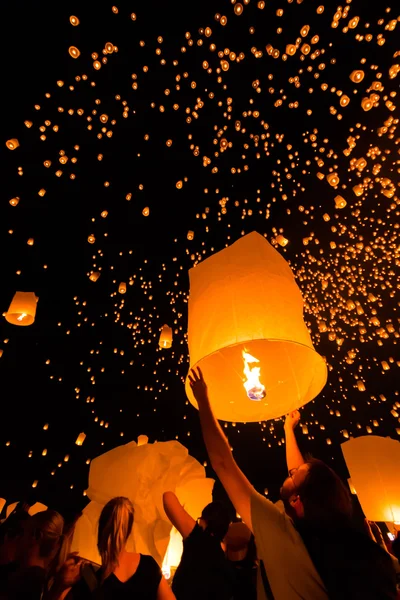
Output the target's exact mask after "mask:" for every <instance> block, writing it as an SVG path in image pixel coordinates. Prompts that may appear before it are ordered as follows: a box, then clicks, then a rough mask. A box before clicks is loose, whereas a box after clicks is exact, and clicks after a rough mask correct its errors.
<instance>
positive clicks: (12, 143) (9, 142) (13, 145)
mask: <svg viewBox="0 0 400 600" xmlns="http://www.w3.org/2000/svg"><path fill="white" fill-rule="evenodd" d="M6 146H7V148H8V149H9V150H15V148H18V146H19V141H18V140H17V138H13V139H12V140H7V141H6Z"/></svg>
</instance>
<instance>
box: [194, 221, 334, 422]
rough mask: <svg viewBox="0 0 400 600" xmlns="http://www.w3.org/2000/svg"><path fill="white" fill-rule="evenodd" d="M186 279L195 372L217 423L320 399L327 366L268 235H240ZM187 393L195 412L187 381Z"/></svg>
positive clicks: (269, 414) (275, 413)
mask: <svg viewBox="0 0 400 600" xmlns="http://www.w3.org/2000/svg"><path fill="white" fill-rule="evenodd" d="M189 276H190V296H189V324H188V343H189V353H190V367H191V368H193V367H199V368H200V369H201V370H202V373H203V376H204V379H205V381H206V383H207V388H208V394H209V398H210V402H211V405H212V407H213V411H214V414H215V416H216V417H217V419H221V420H224V421H231V422H251V421H264V420H268V419H275V418H277V417H280V416H282V415H284V414H287V413H288V412H290V411H291V410H294V409H296V408H299V407H300V406H302V405H304V404H306V403H307V402H310V401H311V400H313V399H314V398H315V397H316V396H317V395H318V394H319V392H320V391H321V390H322V388H323V387H324V385H325V383H326V379H327V367H326V363H325V360H324V359H323V358H322V357H321V356H320V355H319V354H318V353H317V352H316V351H315V350H314V347H313V344H312V341H311V338H310V334H309V332H308V329H307V327H306V325H305V323H304V321H303V299H302V296H301V293H300V290H299V288H298V287H297V284H296V282H295V279H294V275H293V273H292V271H291V269H290V267H289V265H288V264H287V262H286V261H285V259H284V258H283V257H282V256H281V255H280V254H279V252H278V251H277V250H276V249H275V248H273V246H272V245H271V244H270V243H269V242H268V241H267V240H266V239H265V238H264V237H263V236H261V235H260V234H258V233H257V232H253V233H250V234H248V235H246V236H243V237H242V238H240V239H239V240H238V241H236V242H235V243H234V244H232V245H231V246H229V247H228V248H225V249H224V250H222V251H221V252H217V253H216V254H214V255H212V256H210V257H209V258H207V260H205V261H202V262H201V263H199V264H198V265H196V266H195V267H194V268H192V269H191V270H190V272H189ZM249 290H255V291H249ZM186 394H187V396H188V398H189V401H190V402H191V403H192V404H193V405H194V406H195V407H197V403H196V400H195V398H194V396H193V392H192V390H191V388H190V384H189V380H188V379H187V380H186Z"/></svg>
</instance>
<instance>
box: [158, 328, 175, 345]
mask: <svg viewBox="0 0 400 600" xmlns="http://www.w3.org/2000/svg"><path fill="white" fill-rule="evenodd" d="M158 345H159V346H160V348H171V346H172V328H171V327H170V326H169V325H163V327H162V329H161V333H160V339H159V342H158Z"/></svg>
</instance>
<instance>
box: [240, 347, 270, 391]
mask: <svg viewBox="0 0 400 600" xmlns="http://www.w3.org/2000/svg"><path fill="white" fill-rule="evenodd" d="M242 356H243V360H244V369H243V373H244V374H245V376H246V379H245V381H244V383H243V386H244V389H245V390H246V392H247V396H248V397H249V398H250V400H256V401H259V400H262V399H263V398H265V396H266V394H267V392H266V390H265V386H264V385H263V384H262V383H261V381H260V370H261V369H260V367H252V368H251V367H250V363H258V362H260V361H259V360H258V358H254V356H252V355H251V354H249V353H248V352H246V350H243V352H242Z"/></svg>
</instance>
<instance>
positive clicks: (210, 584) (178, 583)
mask: <svg viewBox="0 0 400 600" xmlns="http://www.w3.org/2000/svg"><path fill="white" fill-rule="evenodd" d="M234 576H235V575H234V572H233V569H232V567H231V566H230V564H229V562H228V561H227V559H226V557H225V554H224V551H223V550H222V548H221V544H220V542H219V541H218V540H217V539H216V538H215V537H214V536H212V535H211V534H209V533H208V532H207V531H203V529H202V528H201V527H200V526H199V525H197V524H196V525H195V526H194V529H193V531H192V532H191V533H190V535H188V537H187V538H186V539H185V540H184V541H183V554H182V559H181V562H180V565H179V567H178V568H177V570H176V572H175V576H174V580H173V582H172V590H173V592H174V594H175V596H176V599H177V600H205V599H207V600H231V598H233V592H234Z"/></svg>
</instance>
